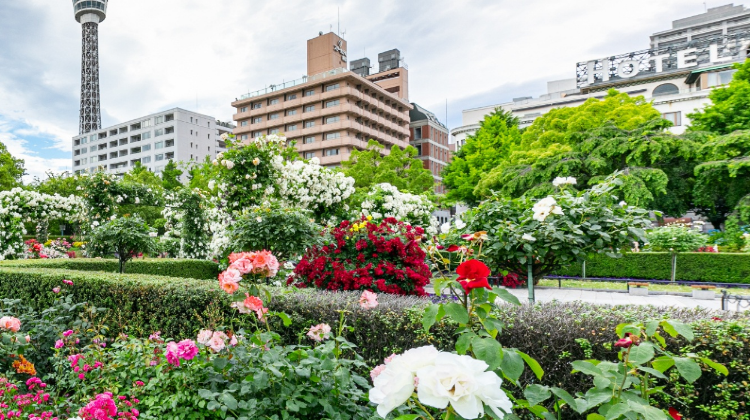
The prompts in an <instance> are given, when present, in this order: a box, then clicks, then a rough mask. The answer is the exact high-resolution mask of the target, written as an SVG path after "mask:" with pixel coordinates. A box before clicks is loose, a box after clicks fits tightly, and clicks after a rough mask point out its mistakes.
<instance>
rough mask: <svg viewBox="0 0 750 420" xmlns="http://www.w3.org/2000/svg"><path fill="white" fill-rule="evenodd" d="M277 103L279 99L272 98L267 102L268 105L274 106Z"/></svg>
mask: <svg viewBox="0 0 750 420" xmlns="http://www.w3.org/2000/svg"><path fill="white" fill-rule="evenodd" d="M278 103H279V98H273V99H269V100H268V105H276V104H278Z"/></svg>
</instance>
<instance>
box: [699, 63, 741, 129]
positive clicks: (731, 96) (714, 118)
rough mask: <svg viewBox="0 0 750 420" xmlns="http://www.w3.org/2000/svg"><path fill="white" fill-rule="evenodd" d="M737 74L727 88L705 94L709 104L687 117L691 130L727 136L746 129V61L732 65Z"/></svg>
mask: <svg viewBox="0 0 750 420" xmlns="http://www.w3.org/2000/svg"><path fill="white" fill-rule="evenodd" d="M734 68H736V69H737V72H736V73H735V74H734V77H733V78H732V81H731V82H730V83H729V86H727V87H725V88H722V89H714V90H712V91H711V93H710V94H709V95H708V97H709V98H710V99H711V104H709V105H708V106H706V107H705V108H703V109H702V110H697V111H696V112H695V113H693V114H688V118H690V120H691V121H692V122H691V126H690V130H691V131H710V132H713V133H719V134H729V133H731V132H733V131H736V130H748V129H750V59H749V60H747V61H745V62H744V63H743V64H740V63H737V64H735V65H734Z"/></svg>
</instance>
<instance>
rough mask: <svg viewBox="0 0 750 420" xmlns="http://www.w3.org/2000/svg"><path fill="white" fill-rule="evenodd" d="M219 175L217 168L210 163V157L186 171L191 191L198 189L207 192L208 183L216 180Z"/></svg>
mask: <svg viewBox="0 0 750 420" xmlns="http://www.w3.org/2000/svg"><path fill="white" fill-rule="evenodd" d="M218 173H219V166H217V165H214V164H213V163H211V157H210V156H206V160H205V161H203V162H202V163H196V164H195V165H193V166H191V167H190V168H189V169H188V180H189V181H190V183H189V186H190V188H191V189H193V188H200V189H202V190H208V189H209V188H208V183H209V182H211V180H212V179H214V180H215V179H216V178H217V177H218Z"/></svg>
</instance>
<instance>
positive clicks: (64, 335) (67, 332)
mask: <svg viewBox="0 0 750 420" xmlns="http://www.w3.org/2000/svg"><path fill="white" fill-rule="evenodd" d="M71 335H73V330H68V331H65V332H64V333H63V337H70V336H71Z"/></svg>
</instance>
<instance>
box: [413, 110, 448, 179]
mask: <svg viewBox="0 0 750 420" xmlns="http://www.w3.org/2000/svg"><path fill="white" fill-rule="evenodd" d="M412 106H413V107H414V108H413V109H412V110H411V111H409V117H410V119H411V123H410V124H409V132H410V135H409V143H410V144H411V145H412V146H414V147H416V149H417V151H418V152H419V158H420V159H421V160H422V161H423V162H424V167H425V169H429V170H430V172H432V176H433V178H435V184H436V185H435V192H436V193H438V194H445V186H444V185H443V178H442V177H441V176H440V173H441V172H442V171H443V169H444V168H445V167H446V165H448V163H449V162H450V161H451V150H450V148H449V146H448V138H449V136H450V133H449V130H448V128H447V127H446V126H445V125H443V123H441V122H440V121H439V120H438V119H437V117H436V116H435V114H433V113H432V112H430V111H428V110H426V109H424V108H422V107H421V106H419V105H417V104H415V103H412Z"/></svg>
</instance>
